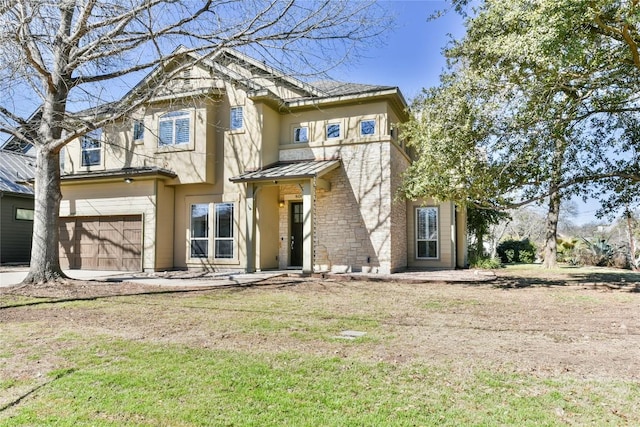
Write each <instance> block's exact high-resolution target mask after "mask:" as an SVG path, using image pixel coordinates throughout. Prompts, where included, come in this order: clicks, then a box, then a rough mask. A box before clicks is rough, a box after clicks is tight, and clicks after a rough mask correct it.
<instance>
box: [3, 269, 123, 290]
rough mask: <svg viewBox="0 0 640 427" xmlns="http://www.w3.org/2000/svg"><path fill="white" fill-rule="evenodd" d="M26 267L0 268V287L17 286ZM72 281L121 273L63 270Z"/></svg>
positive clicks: (25, 272) (23, 276) (24, 275)
mask: <svg viewBox="0 0 640 427" xmlns="http://www.w3.org/2000/svg"><path fill="white" fill-rule="evenodd" d="M28 271H29V268H28V267H0V286H11V285H17V284H18V283H20V282H22V279H24V278H25V277H26V276H27V272H28ZM63 271H64V274H66V275H67V276H69V277H71V278H72V279H79V280H91V279H105V278H108V277H113V276H122V271H103V270H63Z"/></svg>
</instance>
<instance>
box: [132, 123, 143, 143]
mask: <svg viewBox="0 0 640 427" xmlns="http://www.w3.org/2000/svg"><path fill="white" fill-rule="evenodd" d="M132 131H133V140H134V141H143V140H144V131H145V129H144V121H142V120H134V122H133V129H132Z"/></svg>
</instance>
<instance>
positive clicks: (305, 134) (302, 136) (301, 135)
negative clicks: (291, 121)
mask: <svg viewBox="0 0 640 427" xmlns="http://www.w3.org/2000/svg"><path fill="white" fill-rule="evenodd" d="M293 142H309V128H308V127H306V126H305V127H300V128H295V129H294V130H293Z"/></svg>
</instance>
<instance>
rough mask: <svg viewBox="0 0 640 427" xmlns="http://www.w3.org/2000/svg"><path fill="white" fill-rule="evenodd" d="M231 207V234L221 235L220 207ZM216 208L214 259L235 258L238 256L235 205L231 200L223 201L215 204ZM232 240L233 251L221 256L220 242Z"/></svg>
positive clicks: (214, 208) (214, 207)
mask: <svg viewBox="0 0 640 427" xmlns="http://www.w3.org/2000/svg"><path fill="white" fill-rule="evenodd" d="M223 207H229V208H230V211H231V218H230V220H229V221H230V224H229V233H228V234H230V235H229V236H220V234H221V233H220V217H221V215H220V214H219V212H218V208H223ZM213 210H214V224H213V227H214V230H213V259H216V260H233V259H235V257H236V251H237V249H236V243H235V234H236V233H235V232H234V231H235V230H234V229H235V217H234V216H235V206H234V203H231V202H221V203H214V204H213ZM222 242H231V253H230V254H225V256H219V251H218V243H222Z"/></svg>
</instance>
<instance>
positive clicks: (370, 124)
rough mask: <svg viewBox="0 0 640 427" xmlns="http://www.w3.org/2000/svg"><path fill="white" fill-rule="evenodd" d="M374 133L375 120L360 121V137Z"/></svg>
mask: <svg viewBox="0 0 640 427" xmlns="http://www.w3.org/2000/svg"><path fill="white" fill-rule="evenodd" d="M375 133H376V121H375V120H362V121H361V122H360V136H370V135H375Z"/></svg>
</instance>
